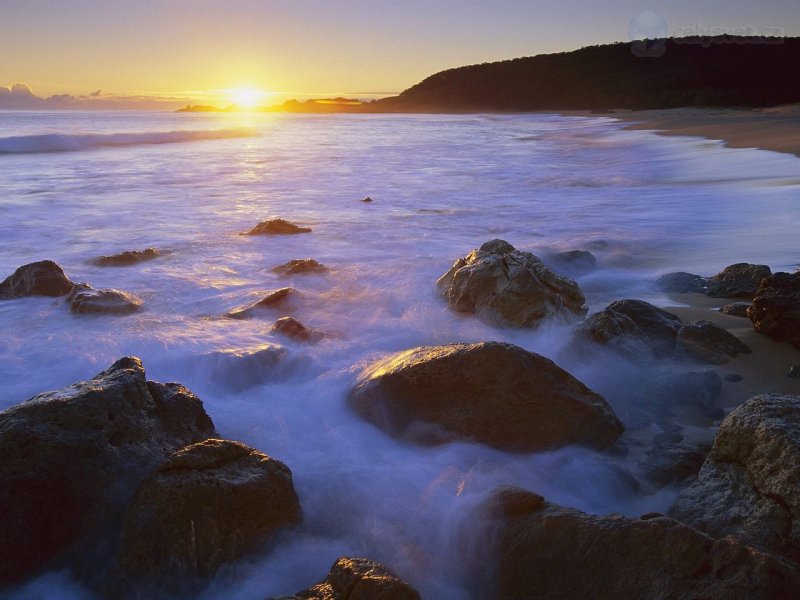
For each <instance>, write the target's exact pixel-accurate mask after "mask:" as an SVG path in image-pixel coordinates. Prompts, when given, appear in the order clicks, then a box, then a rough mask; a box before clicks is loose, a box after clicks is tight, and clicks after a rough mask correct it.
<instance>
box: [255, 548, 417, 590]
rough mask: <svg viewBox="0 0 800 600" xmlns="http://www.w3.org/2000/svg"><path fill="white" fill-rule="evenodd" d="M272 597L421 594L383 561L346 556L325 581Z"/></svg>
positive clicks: (337, 562)
mask: <svg viewBox="0 0 800 600" xmlns="http://www.w3.org/2000/svg"><path fill="white" fill-rule="evenodd" d="M270 600H420V595H419V593H418V592H417V590H415V589H414V588H413V587H411V586H410V585H409V584H407V583H406V582H404V581H401V580H400V579H398V578H397V577H395V575H393V574H392V573H391V572H390V571H389V570H388V569H387V568H386V567H384V566H383V565H381V564H379V563H376V562H374V561H372V560H369V559H366V558H348V557H346V556H343V557H342V558H340V559H338V560H337V561H336V562H335V563H334V564H333V566H332V567H331V571H330V573H328V576H327V577H326V578H325V580H324V581H322V582H320V583H318V584H316V585H313V586H311V587H310V588H308V589H306V590H303V591H301V592H297V593H296V594H294V595H292V596H282V597H280V598H271V599H270Z"/></svg>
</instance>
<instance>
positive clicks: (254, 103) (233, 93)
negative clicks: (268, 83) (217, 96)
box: [226, 86, 269, 110]
mask: <svg viewBox="0 0 800 600" xmlns="http://www.w3.org/2000/svg"><path fill="white" fill-rule="evenodd" d="M226 93H227V96H228V98H229V99H230V101H231V102H232V103H233V104H235V105H236V106H237V107H238V108H240V109H242V110H253V109H256V108H260V107H262V106H263V105H264V103H265V101H266V98H267V96H269V93H268V92H265V91H264V90H259V89H258V88H254V87H245V86H242V87H236V88H233V89H230V90H226Z"/></svg>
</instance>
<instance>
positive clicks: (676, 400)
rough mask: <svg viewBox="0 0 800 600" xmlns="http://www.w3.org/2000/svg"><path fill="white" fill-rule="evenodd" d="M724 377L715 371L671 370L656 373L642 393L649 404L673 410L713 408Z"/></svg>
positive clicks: (656, 408)
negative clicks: (683, 407) (658, 374)
mask: <svg viewBox="0 0 800 600" xmlns="http://www.w3.org/2000/svg"><path fill="white" fill-rule="evenodd" d="M721 391H722V380H721V379H720V377H719V375H718V374H717V372H716V371H710V370H709V371H702V372H694V371H690V372H688V373H668V374H665V375H661V376H656V377H654V378H653V380H652V381H651V382H650V383H649V384H648V385H647V386H646V388H645V390H644V391H643V393H642V397H643V401H644V403H645V404H646V405H648V406H650V407H653V408H654V409H655V410H656V411H660V412H664V411H666V412H668V413H669V412H671V411H672V410H673V409H674V408H675V407H676V406H692V407H695V408H698V409H706V408H710V407H712V406H713V405H714V403H715V402H716V401H717V399H718V398H719V394H720V392H721Z"/></svg>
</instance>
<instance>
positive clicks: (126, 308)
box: [67, 283, 142, 315]
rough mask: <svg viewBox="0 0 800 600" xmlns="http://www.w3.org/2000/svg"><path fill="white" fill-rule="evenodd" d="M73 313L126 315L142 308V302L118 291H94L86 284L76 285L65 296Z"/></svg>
mask: <svg viewBox="0 0 800 600" xmlns="http://www.w3.org/2000/svg"><path fill="white" fill-rule="evenodd" d="M67 302H68V303H69V309H70V310H71V311H72V312H74V313H93V314H113V315H128V314H130V313H134V312H136V311H137V310H139V309H140V308H141V307H142V301H141V300H140V299H139V298H137V297H136V296H134V295H133V294H129V293H127V292H122V291H120V290H111V289H108V290H96V289H94V288H93V287H92V286H90V285H89V284H86V283H76V284H75V286H74V287H73V288H72V291H71V292H70V293H69V295H68V296H67Z"/></svg>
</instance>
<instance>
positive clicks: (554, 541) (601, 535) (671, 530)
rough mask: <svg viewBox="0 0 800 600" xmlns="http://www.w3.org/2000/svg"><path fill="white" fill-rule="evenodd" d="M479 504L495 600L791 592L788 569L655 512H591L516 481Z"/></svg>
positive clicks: (799, 580)
mask: <svg viewBox="0 0 800 600" xmlns="http://www.w3.org/2000/svg"><path fill="white" fill-rule="evenodd" d="M486 511H487V514H488V516H489V520H490V526H489V527H487V529H488V530H489V531H491V532H496V533H495V536H496V537H495V538H494V540H493V544H489V543H487V544H486V547H494V548H496V550H495V552H496V563H497V565H496V571H495V575H494V578H493V584H494V585H493V586H492V587H493V594H492V597H493V598H495V599H496V600H519V599H520V598H548V599H553V600H559V599H563V600H590V599H595V598H749V599H750V598H752V599H759V600H774V599H777V598H782V599H787V600H788V599H789V598H794V597H796V594H797V590H798V589H800V574H799V573H798V571H797V570H796V569H795V568H794V567H793V566H791V565H789V564H786V563H784V562H782V561H780V560H779V559H777V558H775V557H773V556H772V555H770V554H768V553H765V552H761V551H759V550H757V549H755V548H753V547H750V546H748V545H746V544H744V543H742V542H741V541H739V540H738V539H736V538H733V537H728V538H725V539H721V540H715V539H712V538H711V537H708V536H707V535H705V534H703V533H701V532H700V531H697V530H696V529H693V528H691V527H689V526H687V525H684V524H682V523H679V522H677V521H674V520H672V519H670V518H666V517H664V516H663V515H659V514H648V515H643V516H642V517H641V518H638V519H636V518H629V517H623V516H621V515H607V516H593V515H588V514H585V513H583V512H580V511H578V510H575V509H571V508H565V507H562V506H558V505H556V504H552V503H550V502H547V501H546V500H545V499H544V498H542V497H541V496H539V495H538V494H534V493H533V492H529V491H526V490H521V489H518V488H501V489H500V490H498V491H497V492H495V494H494V495H493V496H492V497H491V498H490V499H489V501H488V502H487V505H486Z"/></svg>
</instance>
